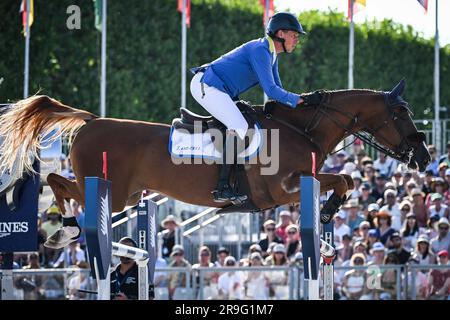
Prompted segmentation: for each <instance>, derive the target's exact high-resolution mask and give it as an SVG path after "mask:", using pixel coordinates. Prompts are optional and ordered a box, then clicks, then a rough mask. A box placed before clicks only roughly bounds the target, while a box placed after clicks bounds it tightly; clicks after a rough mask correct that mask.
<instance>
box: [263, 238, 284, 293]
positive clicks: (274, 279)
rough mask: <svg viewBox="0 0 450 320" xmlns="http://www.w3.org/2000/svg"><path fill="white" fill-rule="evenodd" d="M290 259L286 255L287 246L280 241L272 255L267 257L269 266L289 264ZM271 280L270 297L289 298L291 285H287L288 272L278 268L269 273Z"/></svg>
mask: <svg viewBox="0 0 450 320" xmlns="http://www.w3.org/2000/svg"><path fill="white" fill-rule="evenodd" d="M288 264H289V260H288V258H287V256H286V248H285V246H284V245H283V244H281V243H278V244H276V245H275V246H274V247H273V249H272V254H271V256H269V257H267V258H266V265H268V266H287V265H288ZM268 278H269V282H270V288H269V289H270V290H269V293H270V297H271V298H275V299H287V297H288V292H289V287H288V286H287V281H288V273H287V271H284V270H276V271H271V272H269V273H268Z"/></svg>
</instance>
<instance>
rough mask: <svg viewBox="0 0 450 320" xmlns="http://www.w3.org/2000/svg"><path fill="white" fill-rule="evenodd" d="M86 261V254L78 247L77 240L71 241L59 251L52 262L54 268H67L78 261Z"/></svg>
mask: <svg viewBox="0 0 450 320" xmlns="http://www.w3.org/2000/svg"><path fill="white" fill-rule="evenodd" d="M83 261H86V255H85V253H84V251H83V250H82V249H81V248H80V244H79V243H78V242H72V243H70V244H69V246H68V247H67V248H66V249H65V250H64V251H63V252H61V254H60V255H59V257H58V259H57V260H56V261H55V263H54V264H53V267H54V268H68V267H71V266H76V265H77V264H78V263H79V262H83Z"/></svg>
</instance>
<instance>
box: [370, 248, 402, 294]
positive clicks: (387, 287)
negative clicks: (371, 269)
mask: <svg viewBox="0 0 450 320" xmlns="http://www.w3.org/2000/svg"><path fill="white" fill-rule="evenodd" d="M398 264H399V261H398V258H397V256H396V255H393V254H390V253H388V254H387V255H386V258H385V259H384V265H386V266H388V265H389V266H390V265H392V266H395V265H398ZM397 272H398V271H397V270H396V269H394V268H387V269H382V270H381V273H380V274H379V275H378V276H379V281H380V287H379V288H378V289H377V290H376V291H375V296H374V299H381V295H382V294H389V297H390V298H389V300H390V299H394V297H397V285H400V284H398V283H397Z"/></svg>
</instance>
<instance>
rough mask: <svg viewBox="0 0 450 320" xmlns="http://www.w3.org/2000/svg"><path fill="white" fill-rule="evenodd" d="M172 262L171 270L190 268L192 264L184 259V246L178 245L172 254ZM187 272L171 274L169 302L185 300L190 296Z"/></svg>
mask: <svg viewBox="0 0 450 320" xmlns="http://www.w3.org/2000/svg"><path fill="white" fill-rule="evenodd" d="M170 257H171V258H172V261H171V262H170V263H169V268H173V267H183V268H190V267H191V264H190V263H189V262H188V261H187V260H186V259H184V248H183V246H181V245H179V244H176V245H174V246H173V247H172V252H171V253H170ZM187 280H188V279H186V272H171V273H170V275H169V300H180V299H182V300H185V299H187V297H186V295H187V294H189V293H188V292H187V289H186V284H187Z"/></svg>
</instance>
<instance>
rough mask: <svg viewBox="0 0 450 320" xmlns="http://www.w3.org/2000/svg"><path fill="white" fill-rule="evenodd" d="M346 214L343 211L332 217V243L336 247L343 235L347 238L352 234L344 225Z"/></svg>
mask: <svg viewBox="0 0 450 320" xmlns="http://www.w3.org/2000/svg"><path fill="white" fill-rule="evenodd" d="M346 217H347V214H346V213H345V211H343V210H339V211H338V212H337V213H336V215H335V216H334V242H335V243H336V245H338V244H339V243H340V242H341V240H342V236H343V235H344V234H348V235H349V236H350V235H351V234H352V230H351V229H350V227H349V226H348V225H346V224H345V222H344V221H345V219H346Z"/></svg>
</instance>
